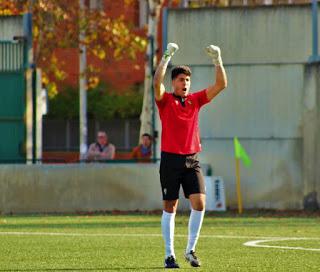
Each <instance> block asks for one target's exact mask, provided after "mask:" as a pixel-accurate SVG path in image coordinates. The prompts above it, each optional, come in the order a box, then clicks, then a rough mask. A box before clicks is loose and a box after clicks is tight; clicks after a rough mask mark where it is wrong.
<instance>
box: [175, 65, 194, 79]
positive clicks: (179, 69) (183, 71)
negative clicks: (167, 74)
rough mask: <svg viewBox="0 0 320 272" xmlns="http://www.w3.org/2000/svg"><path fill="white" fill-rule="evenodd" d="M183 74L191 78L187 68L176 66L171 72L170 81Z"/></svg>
mask: <svg viewBox="0 0 320 272" xmlns="http://www.w3.org/2000/svg"><path fill="white" fill-rule="evenodd" d="M180 74H184V75H186V76H191V70H190V68H189V66H186V65H181V66H176V67H174V68H173V69H172V71H171V79H172V80H173V79H175V78H176V77H177V76H178V75H180Z"/></svg>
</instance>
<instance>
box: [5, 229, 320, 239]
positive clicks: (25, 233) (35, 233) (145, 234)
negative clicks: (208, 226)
mask: <svg viewBox="0 0 320 272" xmlns="http://www.w3.org/2000/svg"><path fill="white" fill-rule="evenodd" d="M0 235H37V236H41V235H43V236H90V237H101V236H107V237H112V236H114V237H118V236H122V237H146V236H149V237H162V234H160V233H80V232H76V233H74V232H32V231H30V232H25V231H19V232H12V231H11V232H4V231H0ZM175 237H187V235H184V234H176V235H175ZM200 238H217V239H267V240H272V241H274V240H279V241H280V239H284V240H290V239H295V240H320V237H272V236H271V237H270V236H267V237H264V236H241V235H214V234H212V235H211V234H201V235H200ZM263 241H264V240H263Z"/></svg>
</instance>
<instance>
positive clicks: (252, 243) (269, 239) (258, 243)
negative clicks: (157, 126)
mask: <svg viewBox="0 0 320 272" xmlns="http://www.w3.org/2000/svg"><path fill="white" fill-rule="evenodd" d="M1 235H2V236H5V235H17V236H30V235H31V236H32V235H35V236H72V237H102V236H105V237H161V236H162V234H160V233H72V232H70V233H68V232H25V231H23V232H0V236H1ZM175 237H187V235H183V234H177V235H175ZM200 237H201V238H216V239H260V240H255V241H248V242H246V243H244V244H243V245H244V246H248V247H264V248H280V249H291V250H292V249H293V250H308V251H320V248H304V247H289V246H270V245H261V243H267V242H276V241H293V240H296V241H297V240H320V237H262V236H240V235H210V234H203V235H200ZM261 239H263V240H261Z"/></svg>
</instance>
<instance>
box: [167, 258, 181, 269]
mask: <svg viewBox="0 0 320 272" xmlns="http://www.w3.org/2000/svg"><path fill="white" fill-rule="evenodd" d="M164 268H180V266H179V265H178V263H177V260H176V259H175V258H174V257H173V256H169V257H167V258H166V259H165V260H164Z"/></svg>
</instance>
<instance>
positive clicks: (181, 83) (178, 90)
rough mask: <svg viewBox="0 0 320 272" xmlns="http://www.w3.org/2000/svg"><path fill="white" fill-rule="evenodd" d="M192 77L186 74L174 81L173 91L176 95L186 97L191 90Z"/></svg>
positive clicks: (180, 75)
mask: <svg viewBox="0 0 320 272" xmlns="http://www.w3.org/2000/svg"><path fill="white" fill-rule="evenodd" d="M190 84H191V80H190V76H187V75H185V74H179V75H178V76H177V77H176V78H175V79H173V80H172V87H173V91H174V93H175V94H176V95H178V96H181V97H186V96H187V95H188V93H189V90H190Z"/></svg>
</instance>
